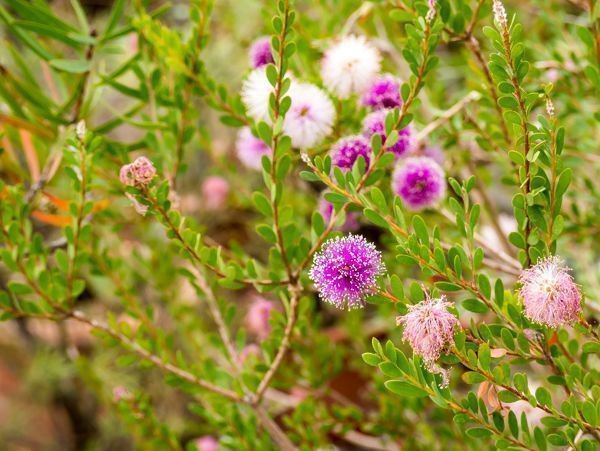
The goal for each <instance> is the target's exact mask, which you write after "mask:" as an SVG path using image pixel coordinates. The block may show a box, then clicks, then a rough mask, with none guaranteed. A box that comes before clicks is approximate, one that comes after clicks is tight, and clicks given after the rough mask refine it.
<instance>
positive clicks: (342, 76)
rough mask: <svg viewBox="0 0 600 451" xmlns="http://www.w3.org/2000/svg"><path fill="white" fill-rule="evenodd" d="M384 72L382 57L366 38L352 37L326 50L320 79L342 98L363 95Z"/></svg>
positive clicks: (345, 38)
mask: <svg viewBox="0 0 600 451" xmlns="http://www.w3.org/2000/svg"><path fill="white" fill-rule="evenodd" d="M380 69H381V55H380V54H379V51H378V50H377V49H376V48H375V47H374V46H373V45H372V44H370V43H369V42H368V41H367V39H366V38H365V37H364V36H354V35H349V36H345V37H343V38H341V39H340V40H339V41H337V42H335V43H334V44H333V45H332V46H331V47H329V48H328V49H327V50H326V51H325V55H324V56H323V60H322V61H321V77H322V78H323V82H324V83H325V86H326V87H327V89H328V90H329V91H331V92H332V93H334V94H336V95H337V96H338V97H339V98H340V99H347V98H348V97H350V96H351V95H352V94H354V93H356V94H362V93H363V92H364V91H365V90H366V89H367V88H368V87H369V86H370V84H371V83H372V82H373V80H374V79H375V77H376V76H377V74H378V73H379V70H380Z"/></svg>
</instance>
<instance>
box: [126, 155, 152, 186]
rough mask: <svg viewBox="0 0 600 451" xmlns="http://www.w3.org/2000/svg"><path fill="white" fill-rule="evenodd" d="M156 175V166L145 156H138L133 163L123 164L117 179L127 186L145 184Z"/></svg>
mask: <svg viewBox="0 0 600 451" xmlns="http://www.w3.org/2000/svg"><path fill="white" fill-rule="evenodd" d="M155 176H156V168H155V167H154V165H153V164H152V162H151V161H150V160H149V159H148V158H146V157H138V158H136V159H135V161H134V162H133V163H130V164H126V165H123V166H122V167H121V170H120V172H119V180H121V183H123V184H124V185H127V186H136V185H138V186H139V185H147V184H148V183H150V182H151V181H152V179H153V178H154V177H155Z"/></svg>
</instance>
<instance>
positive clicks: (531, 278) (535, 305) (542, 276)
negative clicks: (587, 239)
mask: <svg viewBox="0 0 600 451" xmlns="http://www.w3.org/2000/svg"><path fill="white" fill-rule="evenodd" d="M568 271H569V268H567V267H566V266H565V265H564V262H563V261H562V259H561V258H560V257H556V256H552V257H548V258H545V259H542V260H539V261H538V262H537V264H536V265H534V266H532V267H531V268H529V269H526V270H524V271H523V272H522V273H521V276H520V277H519V281H520V282H521V283H522V284H523V286H522V287H521V289H520V290H519V295H520V297H521V298H522V299H523V306H524V308H525V316H526V317H527V318H529V319H530V320H531V321H533V322H535V323H538V324H545V325H546V326H549V327H559V326H562V325H564V324H570V323H572V322H573V321H575V320H576V319H577V317H578V316H579V314H580V313H581V292H580V291H579V287H577V285H576V284H575V282H574V281H573V277H572V276H571V275H570V274H569V272H568Z"/></svg>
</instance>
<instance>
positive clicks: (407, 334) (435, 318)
mask: <svg viewBox="0 0 600 451" xmlns="http://www.w3.org/2000/svg"><path fill="white" fill-rule="evenodd" d="M425 297H426V298H425V300H424V301H422V302H420V303H418V304H416V305H410V306H409V307H408V313H407V314H406V315H404V316H399V317H397V318H396V324H398V325H399V326H400V325H402V326H404V333H403V334H402V339H403V340H404V341H406V342H408V344H409V345H410V347H411V348H412V350H413V352H414V353H415V354H417V355H420V356H421V357H422V358H423V361H424V362H425V366H426V368H427V369H428V370H429V371H431V372H432V373H440V374H442V378H443V386H446V385H448V375H447V372H446V371H445V370H443V369H442V368H440V367H439V366H438V365H437V364H436V363H435V362H436V360H437V359H439V358H440V356H441V355H442V353H443V352H444V351H445V350H446V349H447V348H448V346H449V345H451V344H454V329H455V328H456V327H457V326H458V327H460V323H459V321H458V319H457V318H456V316H454V315H453V314H452V313H450V312H449V311H448V308H449V307H452V303H451V302H448V301H447V300H446V297H445V296H443V295H442V296H441V297H439V298H435V299H432V298H431V297H430V296H429V293H427V292H425Z"/></svg>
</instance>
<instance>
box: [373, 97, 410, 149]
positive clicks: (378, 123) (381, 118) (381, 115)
mask: <svg viewBox="0 0 600 451" xmlns="http://www.w3.org/2000/svg"><path fill="white" fill-rule="evenodd" d="M389 112H390V110H389V109H382V110H377V111H373V112H372V113H371V114H369V115H367V117H365V119H364V121H363V134H364V135H365V136H366V137H367V138H369V139H370V138H371V137H372V136H373V135H374V134H376V133H377V134H378V135H381V141H382V143H385V140H386V138H387V135H386V134H385V118H386V116H387V115H388V113H389ZM412 148H413V130H412V128H411V127H410V126H408V127H405V128H403V129H402V130H398V141H396V143H394V145H392V146H389V147H388V148H387V150H388V151H389V152H392V153H393V154H394V155H396V157H402V156H404V155H406V154H407V153H408V152H410V151H411V150H412Z"/></svg>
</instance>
